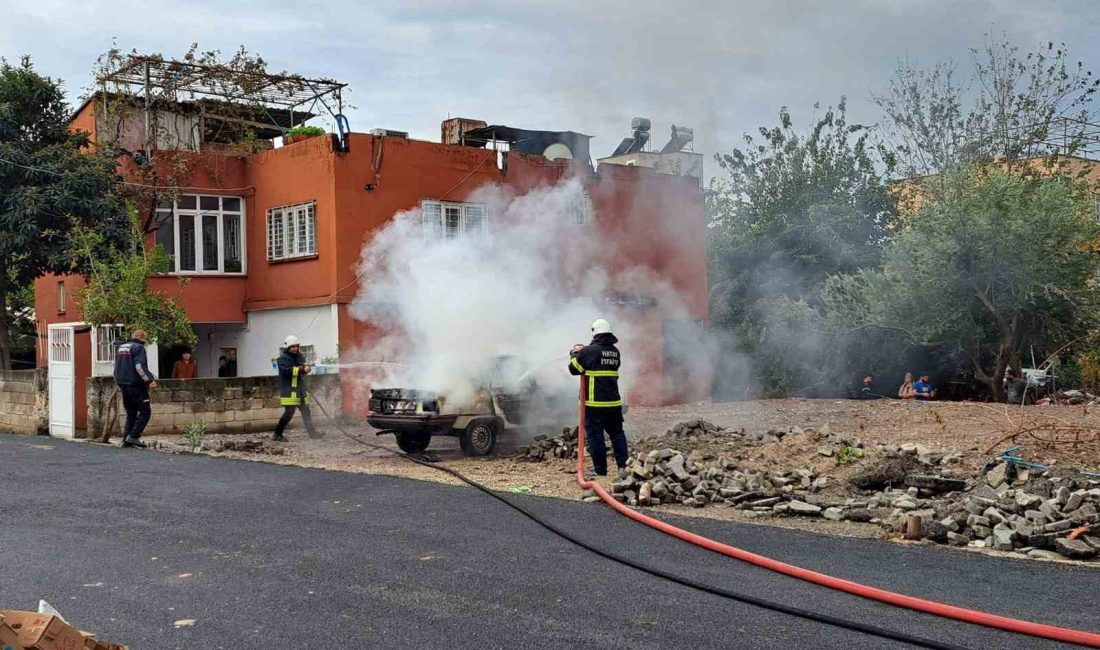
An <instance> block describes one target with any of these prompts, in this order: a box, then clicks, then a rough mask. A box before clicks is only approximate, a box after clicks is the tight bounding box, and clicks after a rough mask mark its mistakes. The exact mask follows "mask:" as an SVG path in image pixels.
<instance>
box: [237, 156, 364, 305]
mask: <svg viewBox="0 0 1100 650" xmlns="http://www.w3.org/2000/svg"><path fill="white" fill-rule="evenodd" d="M334 165H335V160H334V153H333V151H332V138H328V137H317V138H308V139H306V140H302V141H300V142H295V143H294V144H291V145H287V146H285V147H282V148H280V149H273V150H271V151H266V152H262V153H259V154H256V155H253V156H251V157H249V159H248V180H249V183H250V184H251V185H252V186H253V187H254V193H253V195H252V196H251V197H250V198H249V200H248V209H249V215H248V245H247V247H248V268H249V283H248V297H247V302H246V305H245V308H246V309H249V310H253V309H267V308H270V307H293V306H301V305H308V304H318V303H323V302H325V301H327V300H328V299H329V297H330V294H331V293H332V291H333V289H334V286H333V283H334V274H335V265H336V259H337V252H336V241H337V219H336V218H334V217H335V215H336V214H337V212H336V205H335V199H334V189H333V188H334V180H333V176H334V171H333V166H334ZM309 201H314V202H316V207H315V212H314V214H315V219H316V224H317V228H316V237H317V255H316V256H315V257H310V258H305V259H293V260H285V261H277V262H268V260H267V210H268V209H269V208H275V207H280V206H286V205H293V204H298V203H307V202H309ZM340 221H341V230H340V233H339V237H340V238H344V237H352V236H354V232H355V227H354V225H352V227H351V228H350V229H349V230H350V232H344V230H343V222H344V221H352V222H353V221H354V220H353V219H350V215H349V218H341V219H340ZM349 225H351V224H349Z"/></svg>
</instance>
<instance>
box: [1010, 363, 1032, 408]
mask: <svg viewBox="0 0 1100 650" xmlns="http://www.w3.org/2000/svg"><path fill="white" fill-rule="evenodd" d="M1026 391H1027V380H1026V379H1024V378H1023V377H1021V376H1020V375H1019V374H1017V373H1016V371H1015V370H1013V369H1012V368H1009V369H1008V371H1007V372H1005V401H1007V402H1008V403H1009V404H1023V403H1024V395H1025V394H1026Z"/></svg>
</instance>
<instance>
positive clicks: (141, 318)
mask: <svg viewBox="0 0 1100 650" xmlns="http://www.w3.org/2000/svg"><path fill="white" fill-rule="evenodd" d="M130 223H131V226H130V230H129V232H128V235H127V238H126V240H125V244H126V245H125V246H124V247H123V248H122V250H115V251H111V252H110V253H108V254H103V253H101V252H100V251H102V250H103V248H104V242H103V241H102V239H103V235H102V234H100V233H99V231H98V230H93V229H89V228H81V229H79V230H77V231H76V232H75V233H74V236H73V241H74V245H73V256H74V263H77V264H81V265H86V266H87V268H88V283H87V284H86V285H85V286H84V287H83V288H82V289H80V290H79V291H78V292H77V295H76V299H77V301H78V302H79V303H80V308H81V311H82V312H83V313H84V319H85V320H86V321H88V322H89V323H91V324H92V325H122V326H124V327H125V328H126V330H127V331H133V330H136V329H143V330H145V331H146V332H147V333H148V334H149V336H150V338H151V339H152V340H154V341H156V342H158V343H160V344H162V345H175V344H182V345H188V346H192V345H194V344H195V342H196V340H197V339H196V337H195V332H194V329H192V327H191V322H190V321H189V320H188V318H187V312H186V311H185V310H184V309H183V307H182V306H181V305H180V304H179V303H178V302H177V301H176V300H175V299H174V298H173V297H172V296H169V295H168V294H166V293H164V292H162V291H153V290H150V289H149V280H150V279H151V278H153V277H155V276H158V275H163V274H165V273H168V272H169V271H170V270H171V260H170V258H169V257H168V254H167V253H166V252H165V251H164V248H163V247H161V246H156V247H154V248H153V249H152V250H150V251H146V250H145V247H144V246H143V245H142V243H143V240H144V236H143V235H142V233H141V226H140V224H139V220H138V214H137V210H136V209H132V210H131V213H130ZM186 280H187V279H186V278H180V280H179V283H180V286H182V285H183V283H185V282H186Z"/></svg>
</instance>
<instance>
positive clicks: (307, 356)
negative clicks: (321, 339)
mask: <svg viewBox="0 0 1100 650" xmlns="http://www.w3.org/2000/svg"><path fill="white" fill-rule="evenodd" d="M299 350H300V351H301V353H302V359H304V360H305V362H306V364H307V365H311V366H312V365H313V364H315V363H317V352H316V351H315V350H314V348H313V346H312V345H303V346H301V347H300V348H299Z"/></svg>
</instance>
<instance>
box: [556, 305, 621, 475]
mask: <svg viewBox="0 0 1100 650" xmlns="http://www.w3.org/2000/svg"><path fill="white" fill-rule="evenodd" d="M618 342H619V339H617V338H615V335H614V334H612V333H611V323H609V322H607V321H606V320H604V319H602V318H600V319H597V320H596V321H595V322H593V323H592V343H590V344H589V345H587V346H580V345H577V346H574V348H573V351H572V352H571V353H570V359H569V372H570V373H571V374H574V375H584V376H585V378H586V380H587V382H588V390H587V393H586V394H585V400H584V430H585V434H586V437H587V442H588V454H589V455H590V456H592V466H593V467H594V468H595V470H596V474H598V475H600V476H607V443H606V442H604V434H605V433H606V434H607V435H608V437H610V438H611V447H612V449H613V450H614V451H615V463H616V464H617V465H618V466H619V476H620V477H622V476H623V474H624V473H625V472H626V462H627V458H628V451H627V446H626V434H624V433H623V399H622V396H621V395H620V394H619V366H620V364H621V363H622V358H621V357H620V356H619V349H618V348H616V347H615V344H616V343H618Z"/></svg>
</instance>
